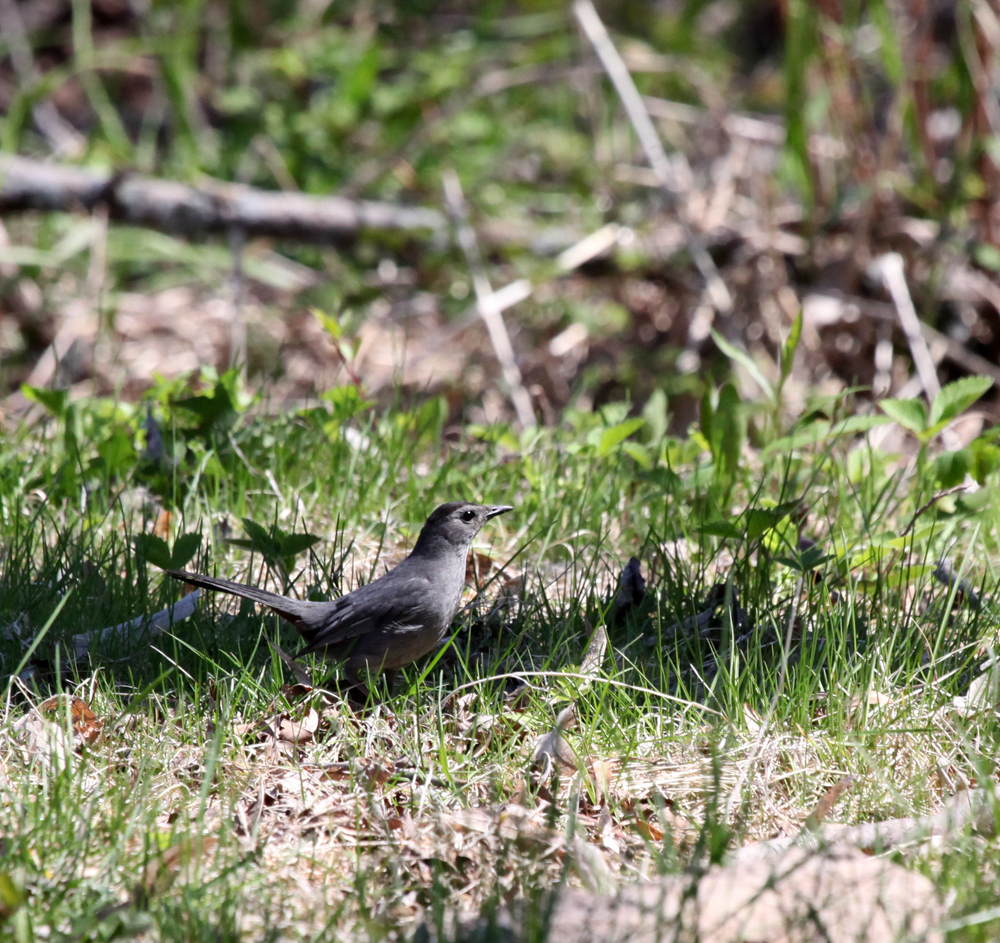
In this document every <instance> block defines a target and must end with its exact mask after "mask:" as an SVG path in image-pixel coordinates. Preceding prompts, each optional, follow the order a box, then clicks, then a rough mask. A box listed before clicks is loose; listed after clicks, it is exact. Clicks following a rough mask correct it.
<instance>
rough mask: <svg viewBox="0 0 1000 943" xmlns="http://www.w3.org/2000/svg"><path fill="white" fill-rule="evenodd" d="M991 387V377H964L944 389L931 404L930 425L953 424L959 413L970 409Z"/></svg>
mask: <svg viewBox="0 0 1000 943" xmlns="http://www.w3.org/2000/svg"><path fill="white" fill-rule="evenodd" d="M991 386H993V380H992V379H991V378H990V377H963V378H962V379H961V380H956V381H955V382H954V383H949V384H948V385H947V386H944V387H942V388H941V392H940V393H938V395H937V396H935V397H934V402H933V403H932V404H931V415H930V421H929V424H930V425H931V426H937V425H938V424H939V423H947V422H951V420H952V419H954V418H955V417H956V416H957V415H958V414H959V413H962V412H964V411H965V410H966V409H968V408H969V407H970V406H971V405H972V404H973V403H974V402H975V401H976V400H977V399H979V397H980V396H982V395H983V394H984V393H985V392H986V391H987V390H988V389H989V388H990V387H991Z"/></svg>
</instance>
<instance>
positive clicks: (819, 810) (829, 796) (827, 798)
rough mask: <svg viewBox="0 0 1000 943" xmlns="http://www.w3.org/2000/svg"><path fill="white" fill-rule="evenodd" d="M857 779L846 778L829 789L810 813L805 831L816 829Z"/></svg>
mask: <svg viewBox="0 0 1000 943" xmlns="http://www.w3.org/2000/svg"><path fill="white" fill-rule="evenodd" d="M855 778H856V777H854V776H845V777H844V778H843V779H838V780H837V782H835V783H834V784H833V785H832V786H831V787H830V788H829V789H827V791H826V793H825V794H824V795H823V798H822V799H820V800H819V802H817V803H816V808H815V809H813V810H812V812H810V813H809V816H808V818H807V819H806V821H805V824H804V825H803V826H802V828H803V830H805V829H810V830H812V829H814V828H816V826H818V825H819V823H820V822H822V821H823V819H825V818H826V817H827V816H828V815H829V814H830V810H831V809H832V808H833V807H834V806H835V805H836V804H837V800H838V799H839V798H840V797H841V796H842V795H843V794H844V793H845V792H846V791H847V790H848V788H850V787H851V786H852V785H853V784H854V780H855Z"/></svg>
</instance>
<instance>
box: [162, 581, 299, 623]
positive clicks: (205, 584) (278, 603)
mask: <svg viewBox="0 0 1000 943" xmlns="http://www.w3.org/2000/svg"><path fill="white" fill-rule="evenodd" d="M167 572H168V573H169V574H170V575H171V576H172V577H173V578H174V579H175V580H181V581H182V582H184V583H190V584H191V585H192V586H201V587H202V588H204V589H217V590H219V591H220V592H223V593H229V594H230V595H232V596H241V597H242V598H243V599H252V600H253V601H254V602H259V603H261V604H262V605H264V606H267V607H268V608H270V609H273V610H274V611H275V612H276V613H278V615H279V616H283V617H284V618H285V619H287V620H288V621H289V622H291V623H292V625H294V626H296V627H298V626H299V623H300V622H301V620H302V617H303V616H304V615H305V609H306V607H307V606H308V603H306V604H303V603H302V602H300V601H299V600H297V599H289V598H288V597H287V596H279V595H278V594H277V593H269V592H268V591H267V590H266V589H258V588H257V587H256V586H247V585H246V583H234V582H233V581H232V580H220V579H218V578H217V577H215V576H203V575H202V574H200V573H188V572H187V571H186V570H167Z"/></svg>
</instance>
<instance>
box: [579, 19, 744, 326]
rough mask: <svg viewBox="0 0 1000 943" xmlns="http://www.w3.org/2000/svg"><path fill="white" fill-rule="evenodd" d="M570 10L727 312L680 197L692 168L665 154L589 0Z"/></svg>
mask: <svg viewBox="0 0 1000 943" xmlns="http://www.w3.org/2000/svg"><path fill="white" fill-rule="evenodd" d="M573 13H574V15H575V16H576V19H577V22H578V23H579V24H580V27H581V29H582V30H583V32H584V33H585V34H586V37H587V39H588V40H589V41H590V43H591V45H592V46H593V47H594V51H595V52H596V53H597V57H598V58H599V59H600V60H601V64H602V65H603V66H604V70H605V72H607V74H608V78H609V79H611V84H612V85H614V87H615V91H616V92H617V93H618V97H619V98H620V99H621V102H622V105H623V106H624V108H625V111H626V113H627V114H628V118H629V121H630V122H631V123H632V127H633V128H634V129H635V133H636V136H637V137H638V138H639V143H640V144H641V145H642V149H643V150H644V151H645V152H646V158H647V160H648V161H649V163H650V166H651V167H652V168H653V171H654V172H655V173H656V175H657V177H658V178H659V180H660V185H661V186H662V187H663V190H664V192H665V193H666V194H667V195H668V196H669V197H670V199H671V201H672V202H673V203H674V209H675V211H676V213H677V217H678V219H679V221H680V223H681V225H682V226H683V228H684V238H685V241H686V242H687V246H688V251H689V252H690V253H691V257H692V258H693V259H694V262H695V265H697V266H698V271H700V272H701V275H702V278H704V279H705V287H706V289H707V290H708V295H709V298H711V300H712V304H713V306H714V307H715V309H716V310H717V311H718V312H720V313H721V314H729V313H730V312H731V311H732V308H733V300H732V297H731V296H730V294H729V289H728V288H727V287H726V283H725V282H724V281H723V280H722V278H721V276H720V275H719V270H718V269H717V268H716V267H715V262H714V261H712V257H711V256H710V255H709V254H708V250H707V249H706V248H705V245H704V243H703V242H702V241H701V239H699V238H698V237H697V236H696V235H695V233H694V231H693V230H692V228H691V225H690V221H689V220H688V218H687V213H686V212H685V210H684V207H683V205H682V203H681V201H680V199H679V198H680V197H681V196H682V195H683V194H684V193H685V192H686V191H687V190H689V189H690V186H691V184H690V181H691V168H690V167H689V166H688V162H687V160H686V159H685V157H684V156H683V155H682V154H678V155H676V156H675V158H674V161H673V162H671V160H670V158H668V157H667V153H666V151H665V150H664V149H663V143H662V142H661V141H660V136H659V134H657V132H656V128H655V127H654V126H653V120H652V118H650V116H649V112H648V111H647V109H646V105H645V103H644V102H643V99H642V96H641V95H640V94H639V90H638V89H637V88H636V87H635V82H634V81H633V80H632V75H631V74H630V72H629V70H628V66H626V65H625V62H624V60H623V59H622V57H621V56H620V55H619V53H618V50H617V49H616V48H615V44H614V43H613V42H612V41H611V37H610V36H609V35H608V31H607V29H605V27H604V24H603V23H602V22H601V18H600V17H599V16H598V15H597V10H595V9H594V5H593V3H591V0H575V2H574V4H573Z"/></svg>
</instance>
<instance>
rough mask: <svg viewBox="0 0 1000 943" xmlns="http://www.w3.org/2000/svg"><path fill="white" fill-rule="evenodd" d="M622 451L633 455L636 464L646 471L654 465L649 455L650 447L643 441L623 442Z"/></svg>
mask: <svg viewBox="0 0 1000 943" xmlns="http://www.w3.org/2000/svg"><path fill="white" fill-rule="evenodd" d="M622 451H623V452H624V453H625V454H626V455H631V456H632V458H634V459H635V462H636V464H637V465H638V466H639V467H640V468H642V469H644V470H645V471H649V470H650V469H651V468H652V467H653V460H652V459H651V458H650V457H649V449H647V448H646V446H644V445H643V444H642V443H641V442H623V443H622Z"/></svg>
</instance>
